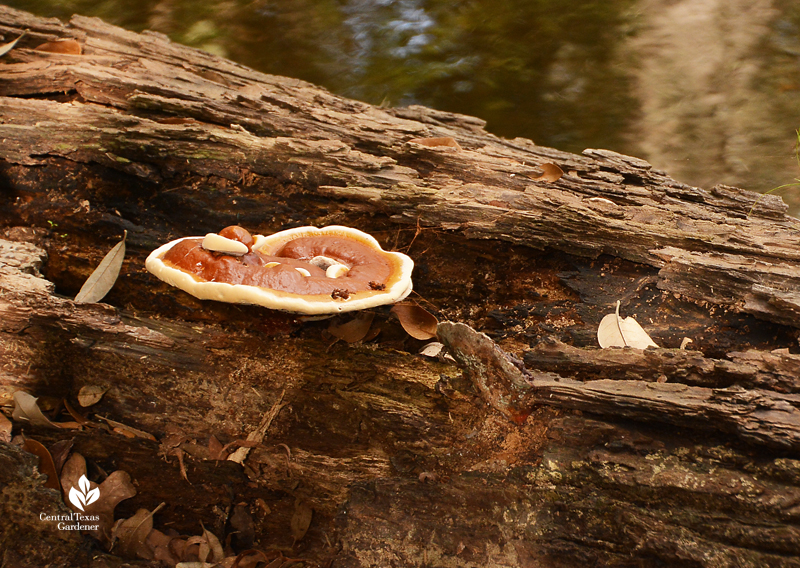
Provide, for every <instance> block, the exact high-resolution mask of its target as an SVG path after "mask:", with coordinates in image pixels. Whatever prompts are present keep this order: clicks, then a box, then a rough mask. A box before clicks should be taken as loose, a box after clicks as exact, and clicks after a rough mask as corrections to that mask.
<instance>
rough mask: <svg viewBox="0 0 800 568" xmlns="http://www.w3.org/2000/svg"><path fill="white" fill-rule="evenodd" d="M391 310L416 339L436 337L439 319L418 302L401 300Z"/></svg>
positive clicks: (407, 331)
mask: <svg viewBox="0 0 800 568" xmlns="http://www.w3.org/2000/svg"><path fill="white" fill-rule="evenodd" d="M391 312H392V313H393V314H394V315H396V316H397V319H399V320H400V325H402V326H403V329H405V330H406V333H408V334H409V335H410V336H411V337H413V338H414V339H420V340H423V341H424V340H426V339H433V338H434V337H436V326H438V325H439V320H437V319H436V316H434V315H433V314H432V313H430V312H429V311H427V310H425V309H423V308H421V307H420V306H418V305H417V304H413V303H410V302H401V303H399V304H395V305H394V306H393V307H392V309H391Z"/></svg>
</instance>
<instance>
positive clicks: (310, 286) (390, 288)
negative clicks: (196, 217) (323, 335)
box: [147, 226, 413, 314]
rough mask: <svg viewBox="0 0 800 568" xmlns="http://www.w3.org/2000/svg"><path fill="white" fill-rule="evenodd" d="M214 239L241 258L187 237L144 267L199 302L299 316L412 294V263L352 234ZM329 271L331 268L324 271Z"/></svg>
mask: <svg viewBox="0 0 800 568" xmlns="http://www.w3.org/2000/svg"><path fill="white" fill-rule="evenodd" d="M212 235H213V234H212ZM218 236H220V237H225V238H227V239H231V240H233V241H238V242H241V243H243V244H245V245H246V246H247V249H248V252H246V253H245V254H228V253H225V252H218V251H215V250H208V249H206V248H204V239H203V238H201V237H188V238H184V239H178V240H177V241H173V242H171V243H168V244H167V245H164V246H162V247H160V248H159V249H157V250H156V251H154V252H153V253H152V254H151V255H150V256H149V257H148V259H147V268H148V270H150V272H152V273H153V274H155V275H156V276H158V277H159V278H161V279H162V280H164V281H166V282H168V283H170V284H172V285H174V286H177V287H178V288H181V289H182V290H185V291H186V292H189V293H190V294H192V295H194V296H196V297H198V298H201V299H216V300H220V301H226V302H236V303H250V304H258V305H263V306H265V307H269V308H273V309H279V310H284V311H290V312H295V313H306V314H325V313H337V312H343V311H352V310H357V309H364V308H367V307H373V306H377V305H381V304H387V303H394V302H397V301H398V300H401V299H402V298H404V297H405V296H407V295H408V293H410V291H411V270H412V268H413V262H412V261H411V259H410V258H409V257H407V256H406V255H404V254H401V253H397V252H388V251H384V250H383V249H382V248H381V247H380V245H379V244H378V242H377V241H376V240H375V239H374V238H373V237H371V236H370V235H368V234H366V233H362V232H361V231H358V230H356V229H351V228H348V227H337V226H332V227H325V228H323V229H317V228H315V227H300V228H297V229H290V230H288V231H282V232H280V233H276V234H275V235H271V236H268V237H263V236H258V237H256V238H255V239H253V237H251V236H250V234H249V233H248V232H247V231H246V230H245V229H243V228H241V227H226V228H225V229H223V230H222V231H220V233H219V235H218ZM207 238H208V236H207ZM239 246H241V245H239ZM320 259H322V261H320ZM328 265H331V266H334V267H335V268H336V270H328V271H326V269H325V268H324V267H325V266H328Z"/></svg>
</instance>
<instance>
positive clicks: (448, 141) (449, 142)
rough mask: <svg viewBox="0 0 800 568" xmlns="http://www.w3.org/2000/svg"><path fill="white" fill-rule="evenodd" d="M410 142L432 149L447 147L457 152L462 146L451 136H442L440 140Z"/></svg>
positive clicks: (422, 139)
mask: <svg viewBox="0 0 800 568" xmlns="http://www.w3.org/2000/svg"><path fill="white" fill-rule="evenodd" d="M409 142H411V143H413V144H420V145H421V146H429V147H431V148H435V147H442V146H444V147H446V148H455V149H456V150H461V145H459V143H458V142H456V139H455V138H453V137H451V136H442V137H439V138H412V139H411V140H409Z"/></svg>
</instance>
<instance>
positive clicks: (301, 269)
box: [294, 266, 311, 276]
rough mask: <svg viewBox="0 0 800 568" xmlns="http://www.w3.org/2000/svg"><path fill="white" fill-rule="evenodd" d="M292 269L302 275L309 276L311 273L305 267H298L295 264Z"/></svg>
mask: <svg viewBox="0 0 800 568" xmlns="http://www.w3.org/2000/svg"><path fill="white" fill-rule="evenodd" d="M294 269H295V270H296V271H297V272H299V273H300V274H302V275H303V276H311V273H310V272H309V271H308V270H306V269H305V268H298V267H297V266H295V267H294Z"/></svg>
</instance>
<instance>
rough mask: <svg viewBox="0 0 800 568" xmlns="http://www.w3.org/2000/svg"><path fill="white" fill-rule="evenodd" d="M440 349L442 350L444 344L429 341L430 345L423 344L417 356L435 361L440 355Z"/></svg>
mask: <svg viewBox="0 0 800 568" xmlns="http://www.w3.org/2000/svg"><path fill="white" fill-rule="evenodd" d="M442 349H444V344H442V343H439V342H438V341H431V342H430V343H427V344H425V346H424V347H423V348H422V349H420V350H419V354H420V355H422V356H424V357H431V358H432V359H436V358H437V357H439V355H440V354H441V353H442Z"/></svg>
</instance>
